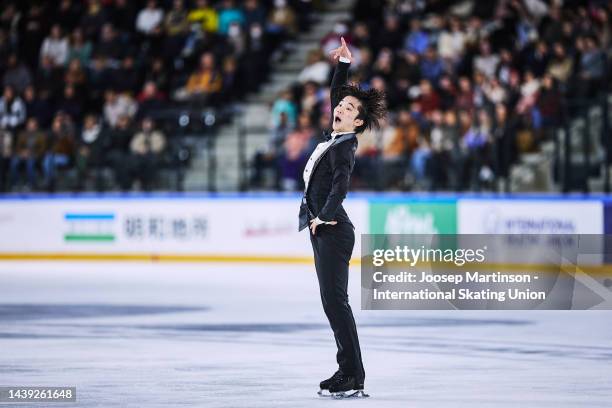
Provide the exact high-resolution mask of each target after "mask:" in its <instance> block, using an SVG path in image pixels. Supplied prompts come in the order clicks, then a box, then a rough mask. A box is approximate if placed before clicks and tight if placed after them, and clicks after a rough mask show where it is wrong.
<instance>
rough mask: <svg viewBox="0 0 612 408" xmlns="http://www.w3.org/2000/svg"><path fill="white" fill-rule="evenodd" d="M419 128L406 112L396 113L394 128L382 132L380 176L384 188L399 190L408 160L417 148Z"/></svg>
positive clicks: (387, 128) (390, 127)
mask: <svg viewBox="0 0 612 408" xmlns="http://www.w3.org/2000/svg"><path fill="white" fill-rule="evenodd" d="M418 137H419V126H418V125H417V124H416V123H415V122H414V121H413V120H412V118H411V117H410V112H409V111H408V110H401V111H400V112H399V113H398V116H397V119H396V123H395V126H388V127H386V128H383V130H382V146H381V147H382V151H381V158H382V166H383V169H382V176H383V187H384V188H393V187H399V188H401V187H402V185H401V183H402V182H403V179H404V175H405V173H406V170H407V168H408V163H409V158H410V155H411V154H412V152H413V151H414V149H415V148H416V147H417V141H418Z"/></svg>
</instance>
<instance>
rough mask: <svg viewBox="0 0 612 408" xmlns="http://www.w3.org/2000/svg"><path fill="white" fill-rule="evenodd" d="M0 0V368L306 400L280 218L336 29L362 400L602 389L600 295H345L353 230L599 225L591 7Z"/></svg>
mask: <svg viewBox="0 0 612 408" xmlns="http://www.w3.org/2000/svg"><path fill="white" fill-rule="evenodd" d="M0 5H1V7H0V80H1V81H2V86H3V91H2V95H1V98H0V299H1V300H0V326H1V327H0V349H1V350H2V351H3V353H1V354H2V355H1V356H0V373H2V378H3V381H10V382H8V383H3V384H0V385H7V386H8V385H33V386H34V385H39V386H40V385H53V386H59V385H67V386H76V387H77V401H78V402H77V405H78V406H84V407H91V406H100V407H107V406H137V407H155V406H159V407H162V406H163V407H166V406H175V405H179V401H178V400H177V398H179V397H180V398H181V400H180V404H181V405H183V406H203V405H202V404H204V405H205V406H207V407H228V406H229V407H237V406H249V407H266V408H268V407H274V406H287V407H288V406H291V407H311V406H313V404H317V403H323V402H322V401H317V400H316V394H315V392H316V390H317V386H318V382H319V381H320V380H321V379H323V378H327V377H328V376H329V375H330V374H331V373H333V372H334V371H335V369H336V367H335V363H334V361H335V360H334V359H335V345H334V342H333V337H332V335H331V331H330V329H329V326H328V323H327V321H326V319H325V316H324V314H323V310H322V307H321V304H320V297H319V292H318V286H317V281H316V275H315V273H314V265H313V261H312V251H311V246H310V243H309V242H308V241H309V239H308V237H307V232H303V233H301V234H300V233H298V231H297V226H298V220H297V215H298V209H299V203H300V198H301V190H302V189H303V181H302V171H303V168H304V165H305V163H306V161H307V159H308V157H309V155H310V153H311V152H312V151H313V150H314V148H315V146H316V145H317V143H319V142H320V141H322V140H323V139H322V138H323V131H324V130H328V129H327V126H328V123H329V119H330V114H331V106H330V101H329V83H330V80H331V76H332V74H333V70H334V64H333V63H332V61H330V59H329V51H330V50H331V49H333V48H336V47H338V46H339V44H340V37H341V36H342V37H344V38H345V39H346V41H347V43H348V45H349V47H350V49H351V52H352V55H353V57H354V62H353V63H352V64H351V68H350V80H351V81H353V82H356V83H358V84H359V85H360V86H361V87H363V88H372V87H373V88H377V89H381V90H384V91H385V92H386V94H387V105H388V108H389V115H388V118H387V120H386V121H385V122H384V123H383V126H382V128H381V129H378V130H373V131H369V132H366V133H364V134H363V135H361V136H360V137H359V148H358V151H357V161H356V166H355V170H354V173H353V175H352V177H351V188H350V192H349V194H348V197H347V199H346V200H345V204H344V205H345V207H346V209H347V212H348V214H349V216H350V217H351V219H352V221H353V223H354V224H355V226H356V236H357V240H356V245H355V250H354V253H353V258H352V263H351V272H350V274H351V278H350V288H349V294H350V296H351V304H352V305H353V310H354V312H355V315H356V320H357V325H358V327H359V334H360V342H361V344H362V348H363V355H364V361H365V367H366V375H367V379H366V389H367V390H368V391H370V392H371V394H372V395H373V398H371V399H370V401H369V402H366V401H362V402H364V403H366V404H371V405H376V406H377V407H378V406H394V407H404V406H406V404H411V406H415V407H440V406H452V407H464V406H465V407H470V408H472V407H475V406H482V407H497V406H499V407H502V406H504V407H507V406H524V407H528V406H537V407H538V408H544V407H555V408H559V407H576V406H581V407H582V406H589V407H591V406H598V407H607V406H609V403H610V400H611V398H612V393H611V392H610V390H611V389H612V383H611V379H610V375H609V366H610V360H611V359H612V349H611V348H610V346H609V344H610V340H612V331H611V330H612V326H610V324H609V322H610V314H609V312H607V311H605V310H600V311H588V312H579V311H461V312H458V311H409V310H406V311H393V312H389V311H364V310H360V308H359V306H358V305H359V304H360V295H361V292H362V291H363V288H361V287H360V284H361V282H360V275H359V265H360V256H361V242H360V239H359V238H360V235H361V234H367V233H377V234H382V233H388V234H392V233H396V234H398V233H402V234H515V233H521V234H558V233H563V234H606V233H607V234H609V233H611V231H612V200H611V199H610V195H609V194H608V193H609V191H610V165H611V164H612V157H611V155H610V149H611V148H612V145H611V141H610V139H611V133H610V113H611V112H612V106H611V103H610V102H611V93H612V89H610V83H611V81H612V70H611V69H610V62H611V59H610V57H611V52H612V22H611V20H610V17H611V14H612V2H610V1H607V0H580V1H578V0H491V1H486V2H485V1H476V0H461V1H452V0H381V1H366V0H335V1H332V0H148V1H144V0H140V1H136V0H82V1H81V0H57V1H33V0H32V1H30V0H19V1H17V0H0ZM602 241H605V240H602ZM539 249H540V248H538V247H535V248H534V252H537V251H538V250H539ZM610 252H611V250H610V248H605V247H604V248H601V254H603V256H602V257H599V258H598V260H597V262H598V264H599V265H601V264H603V265H604V268H605V265H606V264H609V263H610V262H611V260H612V256H610V255H609V254H608V253H610ZM517 261H520V260H517ZM604 278H605V276H604ZM611 282H612V280H610V279H607V280H605V279H599V280H598V281H597V282H595V283H593V282H591V284H593V285H595V286H596V288H595V289H594V290H596V293H597V294H598V295H599V296H600V297H601V299H602V304H603V305H604V306H602V307H601V308H606V307H609V305H610V304H612V291H610V288H611V287H612V283H611ZM441 387H442V388H441ZM441 389H442V390H443V392H441ZM57 406H61V404H58V405H57ZM70 406H75V404H70Z"/></svg>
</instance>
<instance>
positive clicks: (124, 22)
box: [107, 0, 140, 39]
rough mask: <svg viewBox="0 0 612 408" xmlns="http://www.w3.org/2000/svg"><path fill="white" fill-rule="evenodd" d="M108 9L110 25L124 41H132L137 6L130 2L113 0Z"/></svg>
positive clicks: (129, 0)
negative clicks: (119, 33)
mask: <svg viewBox="0 0 612 408" xmlns="http://www.w3.org/2000/svg"><path fill="white" fill-rule="evenodd" d="M113 3H114V4H112V6H111V8H110V16H109V20H110V23H111V24H112V25H113V27H115V28H116V29H117V30H118V31H119V32H121V34H122V36H123V37H124V38H126V39H132V37H134V36H133V33H132V32H133V31H134V27H135V26H136V23H135V22H136V17H137V14H138V10H137V9H136V7H137V4H138V3H140V2H134V1H132V0H114V2H113ZM107 21H108V20H107Z"/></svg>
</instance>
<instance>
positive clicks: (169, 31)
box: [163, 0, 189, 59]
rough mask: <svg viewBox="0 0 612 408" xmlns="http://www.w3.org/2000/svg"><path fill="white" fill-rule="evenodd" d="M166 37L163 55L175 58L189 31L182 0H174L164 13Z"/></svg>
mask: <svg viewBox="0 0 612 408" xmlns="http://www.w3.org/2000/svg"><path fill="white" fill-rule="evenodd" d="M164 31H165V33H166V38H165V40H164V45H163V55H164V57H165V58H167V59H173V58H175V57H176V56H177V55H178V54H179V53H180V52H181V50H182V49H183V45H184V44H185V39H186V38H187V34H188V33H189V21H188V20H187V10H185V6H184V3H183V0H174V1H173V2H172V9H171V10H170V11H169V12H168V14H166V18H165V20H164Z"/></svg>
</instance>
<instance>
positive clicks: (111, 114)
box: [104, 89, 138, 128]
mask: <svg viewBox="0 0 612 408" xmlns="http://www.w3.org/2000/svg"><path fill="white" fill-rule="evenodd" d="M104 98H105V103H104V120H105V121H106V123H108V124H109V126H110V127H113V128H114V127H116V126H117V123H118V122H119V118H120V117H122V116H127V117H129V118H132V117H134V115H135V114H136V112H137V110H138V104H137V103H136V101H134V99H132V97H131V96H129V95H128V94H119V93H117V91H115V90H113V89H109V90H107V91H106V93H105V95H104Z"/></svg>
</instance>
